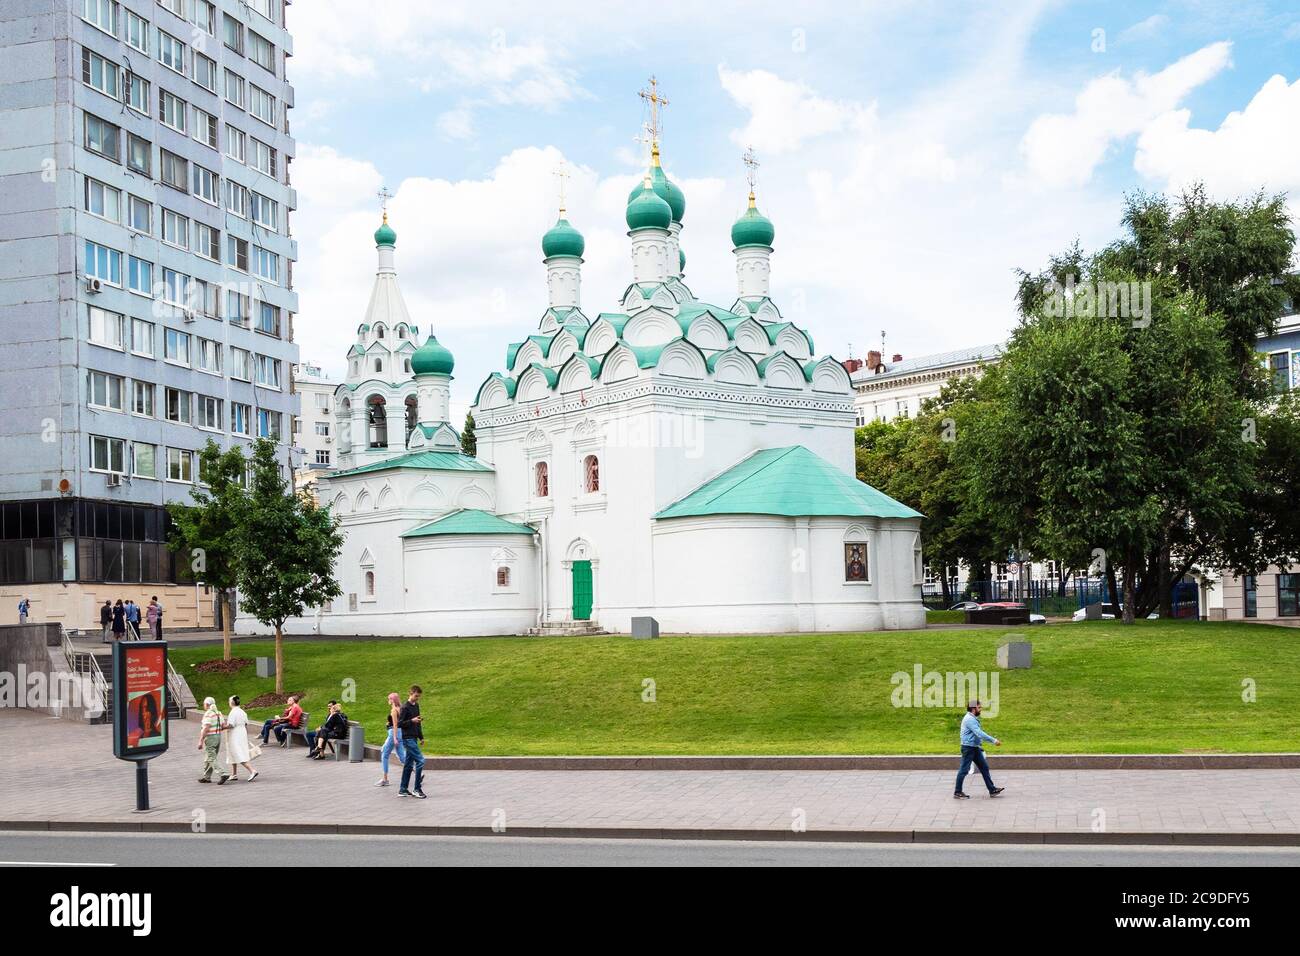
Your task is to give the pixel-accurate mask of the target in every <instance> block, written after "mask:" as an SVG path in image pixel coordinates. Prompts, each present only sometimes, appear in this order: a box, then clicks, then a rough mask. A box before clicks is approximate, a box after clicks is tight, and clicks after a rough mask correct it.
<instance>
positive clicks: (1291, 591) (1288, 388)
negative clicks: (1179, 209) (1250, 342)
mask: <svg viewBox="0 0 1300 956" xmlns="http://www.w3.org/2000/svg"><path fill="white" fill-rule="evenodd" d="M1255 348H1256V350H1257V351H1258V352H1259V356H1260V361H1261V362H1262V363H1263V365H1264V368H1265V370H1266V371H1267V372H1268V374H1269V377H1270V379H1271V380H1272V383H1273V392H1274V393H1275V394H1277V395H1282V394H1284V393H1286V392H1300V314H1291V315H1287V316H1285V317H1284V318H1282V319H1281V320H1280V321H1279V322H1278V324H1277V328H1276V330H1275V331H1274V332H1273V334H1271V335H1262V336H1260V338H1259V341H1258V342H1257V343H1256V346H1255ZM1297 494H1298V492H1297V489H1294V488H1293V489H1292V490H1291V502H1290V504H1291V507H1293V508H1295V507H1300V501H1298V500H1297ZM1292 557H1294V558H1297V559H1300V555H1292ZM1210 579H1211V581H1210V585H1211V586H1209V587H1207V588H1203V589H1202V592H1201V593H1202V598H1201V600H1202V605H1203V610H1202V613H1203V615H1204V616H1206V617H1208V618H1209V619H1210V620H1212V621H1225V620H1226V621H1239V620H1240V621H1247V620H1253V621H1266V622H1268V623H1270V624H1291V625H1294V626H1300V564H1288V565H1282V566H1279V565H1270V566H1269V567H1268V568H1266V569H1265V570H1264V573H1262V574H1251V575H1245V576H1242V577H1238V576H1237V575H1235V574H1232V573H1230V572H1228V573H1224V574H1222V575H1221V576H1220V575H1218V574H1211V575H1210Z"/></svg>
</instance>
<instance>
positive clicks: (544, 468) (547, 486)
mask: <svg viewBox="0 0 1300 956" xmlns="http://www.w3.org/2000/svg"><path fill="white" fill-rule="evenodd" d="M533 476H534V478H533V494H535V495H536V496H537V497H538V498H549V497H550V496H551V469H550V466H549V465H547V463H546V462H544V461H539V462H538V463H537V464H536V465H534V466H533Z"/></svg>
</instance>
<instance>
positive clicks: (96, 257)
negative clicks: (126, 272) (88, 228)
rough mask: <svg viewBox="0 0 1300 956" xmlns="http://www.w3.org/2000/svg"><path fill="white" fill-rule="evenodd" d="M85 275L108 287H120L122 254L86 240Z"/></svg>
mask: <svg viewBox="0 0 1300 956" xmlns="http://www.w3.org/2000/svg"><path fill="white" fill-rule="evenodd" d="M86 275H88V276H90V277H92V278H95V279H98V280H99V281H100V282H106V283H108V284H109V285H115V286H121V285H122V253H120V252H118V251H117V250H116V249H110V248H108V247H107V246H101V245H100V244H99V243H97V242H91V241H90V240H89V239H87V240H86Z"/></svg>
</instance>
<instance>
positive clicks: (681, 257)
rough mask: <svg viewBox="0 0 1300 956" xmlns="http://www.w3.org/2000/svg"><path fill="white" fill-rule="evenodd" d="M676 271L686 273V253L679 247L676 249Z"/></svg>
mask: <svg viewBox="0 0 1300 956" xmlns="http://www.w3.org/2000/svg"><path fill="white" fill-rule="evenodd" d="M677 271H678V272H685V271H686V253H684V252H682V249H681V246H678V247H677Z"/></svg>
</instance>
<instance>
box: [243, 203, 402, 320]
mask: <svg viewBox="0 0 1300 956" xmlns="http://www.w3.org/2000/svg"><path fill="white" fill-rule="evenodd" d="M278 213H279V209H278V207H277V205H276V202H275V200H274V199H267V198H266V197H265V196H263V195H262V194H261V193H256V192H252V193H250V194H249V202H248V215H249V218H250V219H252V220H253V222H255V223H257V224H258V225H259V226H263V227H265V228H267V229H272V230H273V229H275V228H277V223H278V222H279V215H278ZM379 337H380V338H381V339H382V338H383V337H384V336H383V334H382V333H381V334H380V336H379Z"/></svg>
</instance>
